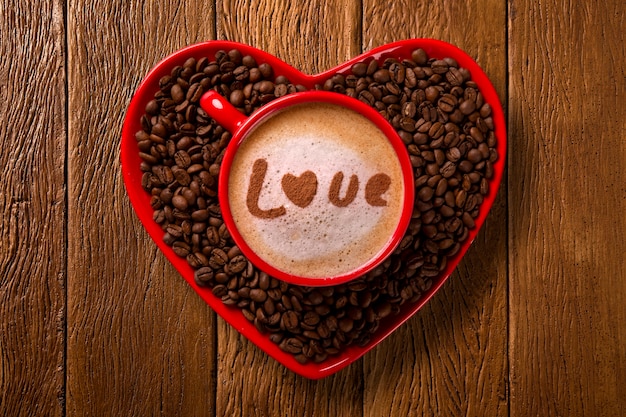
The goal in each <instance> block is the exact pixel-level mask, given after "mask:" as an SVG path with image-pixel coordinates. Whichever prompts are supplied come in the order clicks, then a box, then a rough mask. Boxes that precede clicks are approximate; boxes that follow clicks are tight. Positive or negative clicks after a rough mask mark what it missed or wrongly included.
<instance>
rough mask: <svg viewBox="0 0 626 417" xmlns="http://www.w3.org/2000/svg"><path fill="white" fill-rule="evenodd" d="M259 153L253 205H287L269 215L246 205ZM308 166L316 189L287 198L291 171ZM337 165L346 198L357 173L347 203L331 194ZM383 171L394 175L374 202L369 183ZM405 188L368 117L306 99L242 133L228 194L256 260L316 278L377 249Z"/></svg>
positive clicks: (345, 268) (350, 266) (351, 266)
mask: <svg viewBox="0 0 626 417" xmlns="http://www.w3.org/2000/svg"><path fill="white" fill-rule="evenodd" d="M258 160H263V161H265V163H266V172H265V175H264V178H263V179H262V180H263V183H262V185H261V188H260V194H259V195H258V208H260V209H261V210H270V209H275V208H279V207H284V210H283V211H281V213H282V214H281V215H279V216H277V217H274V218H260V217H258V216H254V215H252V214H251V213H250V210H249V209H248V206H247V201H246V198H247V195H248V192H249V186H250V180H251V176H252V174H253V166H254V164H255V161H258ZM307 171H310V172H312V173H313V174H314V176H315V178H316V179H317V186H316V193H315V195H314V197H313V198H312V200H310V203H309V204H308V205H306V207H300V206H298V205H296V204H294V202H292V201H291V200H290V199H289V198H288V197H287V195H286V194H285V191H284V187H283V184H282V180H283V178H284V177H285V176H289V175H288V174H291V175H292V176H295V177H296V178H298V177H299V178H302V177H301V175H302V174H303V173H305V172H307ZM338 172H343V181H342V182H341V187H340V189H339V195H338V197H339V198H340V199H343V198H346V193H347V190H348V185H349V183H350V180H351V177H352V176H353V175H356V176H357V177H358V191H357V193H356V196H354V200H353V201H352V202H351V203H350V204H347V205H346V206H345V207H337V206H335V205H333V204H331V202H330V201H329V190H330V188H331V183H332V181H333V177H334V176H335V175H336V173H338ZM380 173H384V174H386V175H387V176H388V177H389V178H390V179H391V181H390V184H389V188H388V189H386V191H385V192H384V193H383V194H381V195H380V199H382V200H380V199H379V200H380V201H379V203H380V202H382V203H384V204H386V205H384V206H380V205H379V206H372V205H371V204H370V203H368V201H367V200H366V195H365V190H366V184H367V182H368V180H369V179H370V178H372V177H374V176H375V175H377V174H379V175H378V177H381V176H384V175H381V174H380ZM308 176H309V177H310V174H308ZM305 177H306V176H305ZM376 179H377V178H374V180H373V181H372V183H371V184H370V189H374V191H376V190H375V189H376V186H380V184H379V183H376ZM378 179H380V178H378ZM383 186H384V184H383ZM302 188H306V187H302ZM383 190H385V188H383ZM308 194H310V193H308ZM403 194H404V188H403V184H402V171H401V168H400V164H399V162H398V158H397V155H396V153H395V151H394V149H393V147H392V145H391V144H390V143H389V141H388V139H387V137H386V136H385V135H384V134H383V133H382V132H381V131H380V130H379V129H378V128H377V127H376V126H375V125H374V124H373V123H372V122H371V121H369V120H368V119H366V118H365V117H364V116H362V115H360V114H358V113H356V112H354V111H352V110H348V109H345V108H343V107H340V106H336V105H332V104H327V103H307V104H300V105H295V106H292V107H290V108H288V109H286V110H283V111H281V112H279V113H277V114H275V115H273V116H271V117H270V118H269V119H268V120H265V121H263V122H262V123H261V124H260V125H259V126H257V127H255V128H254V130H253V131H252V132H251V133H250V134H249V135H248V136H247V138H246V139H245V140H244V142H243V143H242V144H241V146H240V148H239V150H238V151H237V153H236V155H235V157H234V160H233V164H232V168H231V173H230V177H229V192H228V199H229V206H230V209H231V212H232V216H233V219H234V221H235V225H236V227H237V229H238V231H239V233H240V234H241V236H242V237H243V239H244V240H245V241H246V243H247V244H248V246H249V247H250V248H251V249H252V250H253V251H254V252H256V254H257V255H258V256H259V257H260V258H261V259H263V260H264V261H265V262H267V263H268V264H270V265H272V266H274V267H275V268H277V269H279V270H282V271H284V272H286V273H289V274H292V275H296V276H300V277H308V278H312V279H315V278H324V277H328V276H336V275H340V274H344V273H348V272H350V271H353V270H355V269H356V268H358V267H359V266H361V265H363V264H364V263H367V261H369V260H370V259H371V258H372V257H374V256H375V255H376V254H377V253H379V252H380V251H381V250H382V249H383V247H384V246H385V244H386V243H387V242H388V241H389V239H390V238H391V236H392V234H393V232H394V230H395V229H396V227H397V225H398V222H399V219H400V215H401V211H402V204H403ZM291 197H292V200H294V201H297V200H298V198H299V197H298V196H294V195H291ZM370 200H372V199H370ZM372 201H373V200H372Z"/></svg>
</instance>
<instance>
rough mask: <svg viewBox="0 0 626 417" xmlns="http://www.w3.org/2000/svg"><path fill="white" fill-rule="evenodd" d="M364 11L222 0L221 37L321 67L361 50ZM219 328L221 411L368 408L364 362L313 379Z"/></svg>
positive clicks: (303, 66) (358, 411)
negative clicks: (294, 372) (364, 383)
mask: <svg viewBox="0 0 626 417" xmlns="http://www.w3.org/2000/svg"><path fill="white" fill-rule="evenodd" d="M251 9H253V10H254V11H253V12H252V11H251ZM360 13H361V11H360V8H359V5H358V3H357V4H349V5H348V3H346V4H342V3H332V2H323V1H313V2H286V1H266V0H263V1H259V2H250V1H223V2H222V4H221V6H219V7H218V10H217V23H218V24H217V28H218V37H219V38H224V39H229V40H234V41H239V42H243V43H247V44H250V45H252V46H255V47H257V48H260V49H263V50H266V51H268V52H270V53H272V54H274V55H276V56H278V57H280V58H281V59H283V60H284V61H285V62H287V63H289V64H291V65H293V66H294V67H296V68H298V69H300V70H301V71H303V72H307V73H317V72H320V71H322V70H325V69H329V68H332V67H334V66H336V65H338V64H339V63H341V62H343V61H345V60H347V59H349V58H351V57H353V56H355V55H358V54H359V53H360ZM218 335H219V338H218V340H219V342H218V349H219V362H218V373H217V379H218V381H220V383H219V384H218V386H217V415H228V416H231V415H244V416H248V415H259V416H269V415H291V414H293V413H297V414H298V415H303V416H318V415H332V416H359V415H362V395H363V394H362V377H361V364H360V362H357V363H355V364H353V365H351V366H350V367H349V368H347V369H345V370H344V371H342V372H339V373H338V374H336V375H333V376H331V377H329V378H326V379H324V380H322V381H317V382H315V381H309V380H306V379H304V378H301V377H299V376H296V375H295V374H293V373H292V372H291V371H288V370H287V369H286V368H284V367H283V366H282V365H279V364H278V363H277V362H275V361H274V360H272V359H270V358H269V357H268V356H267V355H266V354H265V353H263V352H262V351H261V350H260V349H257V348H256V347H255V346H254V345H253V344H252V343H250V342H248V341H247V340H246V339H245V338H244V337H243V336H240V335H239V334H238V333H237V331H236V330H234V329H233V328H231V327H230V326H229V325H227V324H226V323H225V322H224V321H223V320H221V319H220V320H218Z"/></svg>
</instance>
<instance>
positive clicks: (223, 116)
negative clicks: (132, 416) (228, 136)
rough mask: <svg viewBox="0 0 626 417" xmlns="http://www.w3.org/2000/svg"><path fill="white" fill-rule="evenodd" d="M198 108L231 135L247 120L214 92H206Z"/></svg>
mask: <svg viewBox="0 0 626 417" xmlns="http://www.w3.org/2000/svg"><path fill="white" fill-rule="evenodd" d="M200 107H202V109H203V110H204V111H205V112H207V113H208V114H209V116H211V117H212V118H214V119H215V121H216V122H217V123H219V124H220V125H222V126H224V128H226V130H228V131H229V132H230V133H233V134H234V133H235V131H237V129H239V126H241V125H242V124H243V122H245V121H246V119H247V117H246V116H245V115H244V114H242V113H241V112H240V111H239V110H237V108H236V107H235V106H233V105H232V104H230V103H229V102H228V100H226V99H225V98H224V97H223V96H222V95H220V94H219V93H218V92H217V91H215V90H210V91H207V92H206V93H204V94H203V95H202V97H201V98H200Z"/></svg>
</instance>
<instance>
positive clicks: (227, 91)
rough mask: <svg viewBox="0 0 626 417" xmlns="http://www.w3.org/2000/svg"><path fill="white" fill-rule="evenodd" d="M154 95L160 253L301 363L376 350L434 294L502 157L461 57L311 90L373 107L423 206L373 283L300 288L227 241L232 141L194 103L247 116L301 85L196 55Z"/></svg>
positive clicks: (245, 63)
mask: <svg viewBox="0 0 626 417" xmlns="http://www.w3.org/2000/svg"><path fill="white" fill-rule="evenodd" d="M159 88H160V90H159V91H158V92H157V93H156V94H155V96H154V99H153V100H151V101H150V102H148V104H147V105H146V108H145V111H146V114H145V115H144V116H143V117H142V118H141V126H142V130H141V131H139V132H137V134H136V139H137V145H138V148H139V152H140V153H139V155H140V157H141V158H142V161H143V162H142V163H141V170H142V171H143V176H142V180H141V181H142V187H143V188H144V189H145V190H146V192H148V193H149V194H150V196H151V200H150V204H151V206H152V208H153V210H154V216H153V219H154V221H155V222H157V223H158V224H159V225H160V226H161V228H162V229H163V231H164V236H163V240H164V242H165V243H166V244H168V245H169V246H171V247H172V249H173V251H174V252H175V253H176V254H177V255H178V256H180V257H183V258H185V259H186V260H187V262H188V263H189V265H190V266H191V267H192V268H194V269H195V275H194V278H195V282H196V284H197V285H198V286H201V287H206V288H208V289H209V290H210V291H211V292H212V294H213V295H214V296H215V297H217V298H218V299H220V300H221V301H222V302H223V303H224V304H226V305H228V306H231V307H232V308H238V309H240V310H241V312H242V314H243V316H244V317H245V318H246V319H247V320H249V321H250V322H251V323H253V324H254V326H255V327H256V328H257V329H258V330H259V331H260V332H266V333H269V334H270V340H272V341H273V342H274V343H276V344H277V345H278V346H279V347H280V348H281V349H282V350H284V351H285V352H288V353H290V354H293V355H294V357H295V359H296V360H298V361H299V362H301V363H306V362H309V361H313V362H322V361H324V360H325V359H326V358H327V357H328V356H332V355H336V354H338V353H340V352H341V351H342V350H343V349H344V348H345V347H347V346H350V345H353V344H357V345H359V346H362V345H365V344H367V343H368V341H369V340H370V337H371V336H372V334H374V333H375V332H376V331H377V329H378V327H379V325H380V323H381V321H383V320H385V318H386V317H389V316H391V315H394V314H398V313H399V311H400V309H401V308H402V306H403V305H405V304H407V303H408V304H410V303H415V302H417V301H418V300H419V299H420V297H421V296H422V294H423V293H424V292H425V291H428V289H429V288H430V287H431V285H432V283H433V280H434V279H436V277H437V276H438V275H439V274H440V273H441V271H442V270H443V269H444V268H445V266H446V264H447V259H448V258H449V257H451V256H454V255H455V254H456V253H458V251H459V249H460V247H461V243H462V242H463V241H464V240H466V239H467V237H468V235H469V230H470V229H471V228H473V227H475V218H476V216H477V215H478V209H479V207H480V204H481V203H482V201H483V198H484V196H485V195H486V194H487V193H488V192H489V179H490V178H491V177H492V176H493V163H494V162H495V161H496V160H497V158H498V155H497V152H496V149H495V145H496V138H495V134H494V132H493V119H492V118H491V107H490V106H489V104H487V103H485V102H484V99H483V97H482V94H481V93H480V91H479V89H478V88H477V86H476V84H475V83H474V82H473V81H472V80H471V79H470V74H469V72H468V71H467V70H465V69H464V68H460V67H459V66H458V64H457V63H456V61H455V60H453V59H450V58H444V59H433V58H430V57H428V55H427V53H426V52H425V51H424V50H422V49H417V50H415V51H413V53H412V54H411V56H410V58H407V59H396V58H394V57H383V58H381V59H380V60H379V61H377V60H374V59H370V60H367V61H366V62H359V63H356V64H354V65H353V66H352V68H351V69H350V70H349V71H347V72H346V73H342V74H335V75H333V76H331V77H330V78H329V79H327V80H326V81H325V82H324V83H322V84H321V85H318V86H317V87H316V88H317V89H323V90H327V91H335V92H339V93H342V94H346V95H348V96H351V97H354V98H357V99H359V100H361V101H363V102H365V103H367V104H368V105H370V106H372V107H374V108H375V109H377V110H378V111H379V113H380V114H381V115H382V116H383V117H385V118H386V119H387V120H388V121H389V122H390V123H391V124H392V126H394V128H395V129H396V130H397V131H398V134H399V135H400V137H401V139H402V141H403V142H404V143H405V145H406V146H407V150H408V152H409V155H410V158H411V164H412V166H413V169H414V179H415V187H416V190H415V191H416V199H415V208H414V213H413V218H412V220H411V222H410V225H409V228H408V231H407V233H406V235H405V236H404V238H403V239H402V242H401V243H400V245H399V246H398V248H397V249H396V251H395V252H394V253H393V255H392V256H390V257H389V258H388V259H387V260H385V261H384V262H383V263H382V264H381V265H379V266H378V267H376V268H375V269H374V270H373V271H371V272H369V273H368V274H367V275H365V276H363V277H361V278H358V279H357V280H355V281H352V282H350V283H347V284H342V285H337V286H333V287H322V288H313V287H302V286H296V285H291V284H287V283H285V282H281V281H279V280H277V279H275V278H273V277H270V276H269V275H267V274H266V273H264V272H262V271H260V270H258V269H257V268H256V267H255V266H254V265H253V264H252V263H251V262H250V261H249V260H248V259H246V258H245V257H244V256H243V255H242V253H241V251H240V250H239V248H238V247H237V246H235V244H234V242H233V241H232V239H231V237H230V234H229V233H228V229H227V228H226V225H225V224H224V222H223V220H222V216H221V210H220V207H219V202H218V199H217V178H218V175H219V170H220V165H221V162H222V158H223V156H224V150H225V148H226V146H227V145H228V142H229V140H230V137H231V135H230V133H229V132H227V131H226V130H225V129H224V128H223V127H222V126H220V125H218V124H217V123H216V122H215V120H213V119H212V118H210V117H209V116H208V115H207V114H206V112H205V111H204V110H203V109H202V108H201V107H199V105H198V101H199V99H200V97H201V96H202V94H203V93H204V92H205V91H208V90H210V89H213V90H215V91H217V92H219V93H220V94H222V95H223V96H225V97H226V98H227V99H228V100H229V101H230V102H231V103H232V104H233V105H234V106H235V107H237V108H238V109H240V111H242V112H243V113H244V114H246V115H247V114H250V113H252V112H253V111H254V110H256V109H257V108H259V107H261V106H262V105H264V104H266V103H268V102H270V101H272V100H273V99H275V98H277V97H280V96H283V95H285V94H291V93H294V92H296V91H304V90H305V88H304V87H303V86H300V85H294V84H292V83H291V82H290V81H289V80H288V79H287V78H286V77H285V76H278V77H274V71H273V69H272V68H271V66H270V65H269V64H267V63H262V64H260V65H258V64H257V62H256V60H255V59H254V57H252V56H244V55H243V54H241V53H240V52H239V51H237V50H231V51H219V52H218V53H216V54H215V57H199V58H189V59H188V60H187V61H185V63H184V64H183V65H181V66H176V67H174V68H172V69H171V71H170V73H169V74H168V75H165V76H164V77H162V78H161V80H160V81H159Z"/></svg>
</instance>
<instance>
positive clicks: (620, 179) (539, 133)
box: [509, 1, 626, 416]
mask: <svg viewBox="0 0 626 417" xmlns="http://www.w3.org/2000/svg"><path fill="white" fill-rule="evenodd" d="M625 16H626V5H625V4H624V2H622V1H608V2H600V1H590V2H584V3H580V4H579V3H576V4H574V3H569V2H559V1H548V2H534V1H513V2H511V5H510V11H509V17H510V30H511V37H510V47H509V48H510V62H511V67H510V74H509V77H510V92H511V99H510V130H511V132H512V134H511V142H512V146H511V153H510V157H511V163H510V181H509V187H510V188H509V190H510V202H511V204H510V205H509V207H510V214H509V219H510V222H509V223H510V230H509V245H510V253H511V258H510V259H511V262H510V302H511V308H510V332H511V344H510V357H511V416H545V415H550V416H622V415H624V410H626V367H624V361H625V360H626V324H625V323H626V302H625V300H626V269H625V268H624V265H623V260H624V254H625V253H626V240H625V239H624V236H625V235H626V217H625V216H624V213H625V212H626V172H625V170H624V164H625V161H626V141H625V138H626V136H625V133H624V132H625V128H626V122H625V120H626V106H625V105H624V97H626V76H625V74H626V47H625V46H624V45H625V44H624V32H623V28H624V27H625V26H626V18H625Z"/></svg>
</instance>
